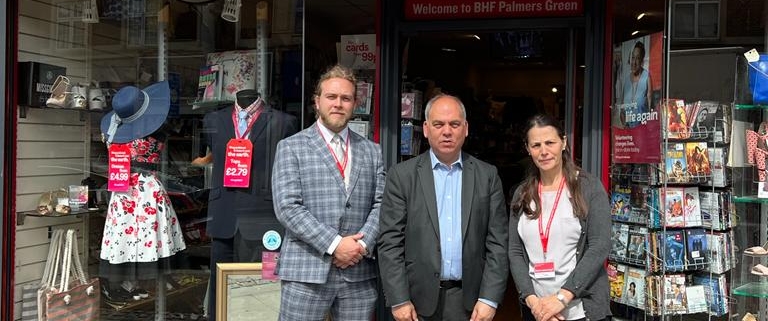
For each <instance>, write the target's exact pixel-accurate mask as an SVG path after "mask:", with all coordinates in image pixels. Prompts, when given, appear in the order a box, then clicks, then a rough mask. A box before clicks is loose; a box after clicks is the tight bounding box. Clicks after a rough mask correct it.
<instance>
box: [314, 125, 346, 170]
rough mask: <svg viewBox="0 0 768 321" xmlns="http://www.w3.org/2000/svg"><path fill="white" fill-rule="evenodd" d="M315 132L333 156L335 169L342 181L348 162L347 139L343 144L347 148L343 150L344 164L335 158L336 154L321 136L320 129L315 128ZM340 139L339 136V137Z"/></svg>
mask: <svg viewBox="0 0 768 321" xmlns="http://www.w3.org/2000/svg"><path fill="white" fill-rule="evenodd" d="M317 132H318V133H319V134H320V137H322V138H323V141H324V142H325V146H326V147H328V150H329V151H331V155H333V160H334V161H336V168H338V169H339V173H341V179H344V171H345V170H346V169H347V161H348V160H349V137H347V139H346V140H345V143H346V144H347V148H345V149H344V162H343V163H342V162H339V158H338V157H336V152H335V151H334V150H333V148H331V145H330V144H328V141H327V140H325V136H324V135H323V132H322V131H321V130H320V127H317ZM339 137H341V135H339Z"/></svg>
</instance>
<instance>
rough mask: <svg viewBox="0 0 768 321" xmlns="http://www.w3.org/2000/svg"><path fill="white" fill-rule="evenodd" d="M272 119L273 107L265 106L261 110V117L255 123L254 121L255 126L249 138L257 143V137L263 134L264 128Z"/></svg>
mask: <svg viewBox="0 0 768 321" xmlns="http://www.w3.org/2000/svg"><path fill="white" fill-rule="evenodd" d="M271 119H272V109H271V108H266V107H265V108H264V110H262V111H261V114H260V115H259V119H257V120H256V122H255V123H253V126H252V127H251V132H250V133H249V134H248V139H250V140H251V142H253V143H254V145H255V143H256V139H257V138H259V135H261V134H262V133H263V132H264V129H265V128H267V125H268V124H269V121H270V120H271Z"/></svg>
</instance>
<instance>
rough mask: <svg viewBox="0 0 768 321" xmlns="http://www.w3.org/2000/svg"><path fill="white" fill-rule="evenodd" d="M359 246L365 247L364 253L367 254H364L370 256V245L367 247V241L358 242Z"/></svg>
mask: <svg viewBox="0 0 768 321" xmlns="http://www.w3.org/2000/svg"><path fill="white" fill-rule="evenodd" d="M357 244H360V246H362V247H363V251H365V252H364V253H363V255H368V245H366V244H365V241H363V240H357Z"/></svg>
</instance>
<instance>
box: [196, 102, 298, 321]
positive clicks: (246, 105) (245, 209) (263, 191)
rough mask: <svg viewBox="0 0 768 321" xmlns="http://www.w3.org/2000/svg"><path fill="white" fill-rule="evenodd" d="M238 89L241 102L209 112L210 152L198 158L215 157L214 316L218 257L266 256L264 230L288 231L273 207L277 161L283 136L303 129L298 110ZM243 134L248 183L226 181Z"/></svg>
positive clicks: (211, 204) (211, 212)
mask: <svg viewBox="0 0 768 321" xmlns="http://www.w3.org/2000/svg"><path fill="white" fill-rule="evenodd" d="M236 95H237V100H236V102H235V104H233V105H232V106H229V107H226V108H223V109H220V110H217V111H214V112H211V113H209V114H207V115H206V116H205V118H204V120H203V132H204V134H205V136H206V143H207V146H208V149H209V154H208V155H206V156H205V160H201V159H198V160H196V162H198V163H204V162H213V172H212V178H211V191H210V195H209V200H208V226H207V234H208V236H210V237H211V266H210V269H211V279H210V284H211V286H210V291H209V306H208V307H209V309H208V312H209V313H208V314H209V318H210V320H214V319H215V317H216V313H215V311H214V310H215V306H216V295H215V289H216V263H220V262H260V261H261V252H262V251H264V246H263V245H262V236H263V235H264V233H265V232H267V231H269V230H275V231H277V232H278V233H280V234H282V228H281V226H280V223H279V222H278V221H277V219H276V218H275V213H274V210H273V208H272V188H271V184H270V180H271V175H272V163H273V162H274V157H275V150H276V149H277V142H278V141H280V140H281V139H283V138H285V137H288V136H291V135H293V134H294V133H296V130H297V129H296V124H297V122H296V118H295V117H294V116H292V115H289V114H286V113H283V112H281V111H278V110H273V109H271V108H270V107H269V106H268V105H267V104H266V103H265V102H264V99H262V97H261V96H260V95H259V93H258V92H257V91H255V90H252V89H246V90H241V91H240V92H238V93H237V94H236ZM240 111H248V113H249V116H248V123H249V124H250V125H249V127H248V129H247V130H246V131H244V132H243V133H240V132H239V130H237V129H236V127H237V121H238V120H237V119H238V118H237V114H238V112H240ZM237 134H240V138H243V139H247V140H249V141H250V142H251V144H252V154H251V155H252V157H251V163H250V177H249V181H248V187H227V186H225V184H224V166H225V163H226V157H227V156H226V155H227V144H229V143H230V142H231V141H233V139H235V136H236V135H237ZM275 251H276V250H275Z"/></svg>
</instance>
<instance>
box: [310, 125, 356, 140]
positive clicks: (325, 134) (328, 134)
mask: <svg viewBox="0 0 768 321" xmlns="http://www.w3.org/2000/svg"><path fill="white" fill-rule="evenodd" d="M317 128H319V129H320V133H321V134H322V135H323V139H324V140H325V142H326V143H328V144H330V143H331V139H333V135H336V133H334V132H332V131H331V130H330V129H328V128H327V127H325V125H323V123H322V122H321V121H317ZM339 136H341V139H342V140H343V141H344V142H346V141H347V136H349V127H344V129H342V130H341V131H340V132H339Z"/></svg>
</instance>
